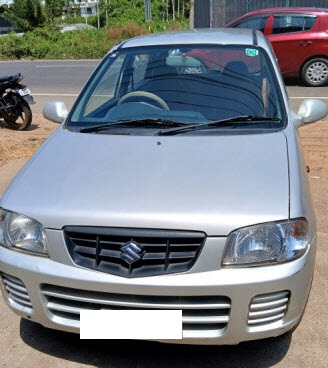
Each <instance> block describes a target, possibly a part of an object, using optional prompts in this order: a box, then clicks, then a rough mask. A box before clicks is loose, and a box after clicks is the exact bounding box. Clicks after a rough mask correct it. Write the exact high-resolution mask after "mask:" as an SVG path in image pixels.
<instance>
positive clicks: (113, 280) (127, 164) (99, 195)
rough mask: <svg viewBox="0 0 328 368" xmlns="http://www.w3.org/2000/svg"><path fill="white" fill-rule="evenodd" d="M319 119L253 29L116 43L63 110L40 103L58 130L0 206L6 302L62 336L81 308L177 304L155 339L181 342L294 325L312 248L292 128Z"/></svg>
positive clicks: (124, 309) (277, 331) (314, 104)
mask: <svg viewBox="0 0 328 368" xmlns="http://www.w3.org/2000/svg"><path fill="white" fill-rule="evenodd" d="M326 115H327V106H326V105H325V104H324V103H323V102H321V101H319V100H314V99H308V100H305V101H303V103H302V104H301V107H300V109H299V111H298V113H297V114H295V113H294V112H293V111H292V110H291V107H290V104H289V100H288V96H287V94H286V91H285V88H284V84H283V80H282V78H281V75H280V72H279V68H278V66H277V62H276V58H275V56H274V54H273V52H272V49H271V46H270V44H269V43H268V41H267V39H266V38H265V37H264V36H263V35H262V34H261V33H260V32H258V31H249V30H240V29H221V30H220V29H211V30H197V31H196V30H190V31H179V32H173V33H164V34H152V35H146V36H142V37H138V38H134V39H130V40H127V41H125V42H122V43H121V44H118V45H116V46H115V47H114V48H112V50H110V51H109V53H108V54H107V55H106V56H105V57H104V59H103V60H102V62H101V63H100V64H99V66H98V67H97V69H96V70H95V72H94V73H93V74H92V76H91V77H90V78H89V80H88V82H87V83H86V85H85V87H84V88H83V90H82V92H81V94H80V95H79V97H78V98H77V100H76V102H75V104H74V106H73V108H72V109H71V111H70V112H69V113H68V111H67V109H66V107H65V105H64V104H63V103H61V102H58V101H57V102H53V103H50V104H48V105H46V106H45V107H44V116H45V117H46V118H48V119H49V120H52V121H55V122H61V125H60V126H59V128H58V129H57V130H56V132H55V133H54V134H53V135H52V136H51V137H50V138H49V139H48V140H47V141H46V142H45V143H44V144H43V146H42V147H41V148H40V149H39V150H38V152H37V153H36V154H35V155H34V156H33V157H32V158H31V159H30V160H29V162H28V163H27V164H26V166H25V167H24V168H23V169H22V170H21V172H20V173H19V174H18V175H17V177H16V178H15V179H14V181H13V182H12V183H11V185H10V186H9V188H8V189H7V191H6V192H5V194H4V195H3V196H2V198H1V200H0V245H1V246H0V281H1V282H0V285H1V289H2V294H3V298H4V300H5V302H6V304H7V305H8V306H9V307H10V308H11V309H12V311H13V312H15V313H16V314H18V315H20V316H21V317H23V318H28V319H30V320H31V321H35V322H37V323H40V324H42V325H43V326H46V327H49V328H54V329H59V330H64V331H70V332H75V333H79V332H80V314H81V315H82V314H83V312H85V311H94V312H101V311H104V310H106V311H111V310H119V311H121V313H122V315H124V313H126V314H127V313H128V311H139V310H142V311H144V310H151V311H153V310H158V311H162V310H163V311H166V310H178V311H180V310H181V311H182V321H181V326H180V329H181V339H176V340H174V339H173V340H170V339H169V340H165V341H170V342H177V343H185V344H209V345H210V344H237V343H239V342H241V341H247V340H254V339H261V338H266V337H271V336H278V335H281V334H283V333H285V332H287V331H290V330H293V329H294V328H295V327H296V326H297V325H298V323H299V322H300V320H301V318H302V315H303V312H304V309H305V306H306V302H307V299H308V296H309V292H310V288H311V281H312V277H313V269H314V262H315V253H316V241H317V233H316V222H315V216H314V211H313V206H312V202H311V195H310V192H309V187H308V181H307V173H306V170H305V164H304V161H303V156H302V151H301V148H300V144H299V139H298V132H297V130H298V128H299V127H301V126H302V125H304V124H308V123H312V122H315V121H317V120H319V119H322V118H323V117H325V116H326ZM81 311H82V312H81ZM142 322H143V325H144V327H145V328H148V327H151V326H149V323H148V322H147V318H145V319H143V321H142ZM104 323H105V321H104ZM98 328H101V327H99V326H98ZM126 333H127V338H128V337H129V331H128V329H127V331H126ZM155 340H161V339H160V338H156V339H155Z"/></svg>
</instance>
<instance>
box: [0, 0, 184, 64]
mask: <svg viewBox="0 0 328 368" xmlns="http://www.w3.org/2000/svg"><path fill="white" fill-rule="evenodd" d="M71 1H72V0H46V1H45V5H41V0H14V3H13V4H12V5H11V6H10V8H8V9H6V11H5V13H4V17H5V18H6V19H7V20H9V21H10V22H12V23H13V24H14V25H16V27H18V28H19V29H21V30H23V31H24V32H25V34H24V35H22V36H18V35H15V34H9V35H8V36H6V37H1V38H0V59H1V60H6V59H24V58H25V59H43V58H46V59H66V58H68V59H69V58H101V57H103V55H104V54H105V53H106V52H107V51H108V50H109V49H110V48H111V47H112V46H113V45H114V44H115V43H117V42H120V41H122V40H125V39H127V38H130V37H135V36H139V35H142V34H145V33H148V32H149V29H148V25H147V24H146V23H145V9H144V0H107V2H106V0H100V21H101V22H100V25H101V26H103V27H104V26H105V24H106V22H108V26H109V27H108V28H100V29H91V30H90V29H86V30H79V31H69V32H64V33H61V32H60V31H59V29H58V28H57V27H56V26H55V24H54V23H55V22H57V23H68V24H72V23H85V22H86V19H85V18H84V17H80V16H76V13H75V14H74V12H73V10H72V8H68V9H71V10H70V11H71V13H70V14H71V15H70V16H68V17H67V19H66V20H65V22H63V20H62V19H60V18H59V16H60V15H61V11H62V6H63V5H67V4H69V3H70V2H71ZM188 3H189V1H188V0H152V3H151V4H152V21H151V23H150V26H151V29H150V31H151V32H159V31H168V30H176V29H181V28H188V26H189V22H188V19H187V18H185V17H184V16H183V15H185V14H187V11H188V9H187V4H188ZM172 4H176V6H177V9H178V10H179V11H177V9H175V10H174V14H175V16H174V17H173V16H172V14H173V13H172ZM76 9H77V8H75V10H76ZM106 15H107V16H106ZM174 18H175V19H174ZM87 23H88V24H89V25H93V26H95V27H97V24H98V18H97V16H94V15H92V16H88V18H87ZM45 24H47V26H45Z"/></svg>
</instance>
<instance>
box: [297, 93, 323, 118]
mask: <svg viewBox="0 0 328 368" xmlns="http://www.w3.org/2000/svg"><path fill="white" fill-rule="evenodd" d="M327 114H328V106H327V104H326V103H325V102H323V101H321V100H317V99H314V98H307V99H306V100H304V101H303V102H302V104H301V106H300V108H299V110H298V113H297V115H298V116H299V117H300V118H301V119H302V125H305V124H310V123H314V122H316V121H318V120H321V119H323V118H324V117H325V116H327Z"/></svg>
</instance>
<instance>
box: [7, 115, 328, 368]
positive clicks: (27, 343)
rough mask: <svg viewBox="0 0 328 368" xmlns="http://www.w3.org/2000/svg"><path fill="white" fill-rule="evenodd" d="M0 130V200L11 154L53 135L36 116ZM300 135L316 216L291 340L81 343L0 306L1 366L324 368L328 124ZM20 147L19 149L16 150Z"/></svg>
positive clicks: (17, 163)
mask: <svg viewBox="0 0 328 368" xmlns="http://www.w3.org/2000/svg"><path fill="white" fill-rule="evenodd" d="M2 127H3V129H1V124H0V195H1V193H2V191H3V190H4V188H5V187H6V186H7V184H8V183H9V181H10V180H11V178H12V177H13V176H14V175H15V174H16V172H17V171H18V170H19V168H20V167H21V166H22V165H23V163H24V162H25V160H26V158H23V159H19V158H18V157H19V155H18V156H17V155H15V147H16V149H17V152H21V154H22V155H23V156H24V157H27V156H28V154H27V153H28V152H30V151H29V146H28V145H27V146H23V145H22V143H23V142H24V144H26V142H27V143H30V145H31V146H33V144H35V143H37V144H39V143H41V142H42V140H43V139H44V138H45V137H46V136H47V135H49V134H50V132H51V131H53V130H55V129H56V126H55V125H53V124H51V123H48V122H46V121H44V119H43V118H42V117H41V116H40V115H36V117H35V120H34V124H33V127H32V128H31V130H30V131H27V132H19V133H18V132H13V131H11V130H9V129H6V128H5V127H4V126H2ZM300 133H301V137H302V143H303V147H304V151H305V156H306V162H307V164H308V165H309V166H310V167H311V172H310V173H309V180H310V184H311V189H312V193H313V199H314V204H315V208H316V213H317V218H318V230H319V247H318V254H317V261H316V271H315V276H314V282H313V288H312V292H311V295H310V299H309V303H308V307H307V309H306V313H305V315H304V319H303V321H302V323H301V324H300V326H299V328H298V329H297V330H296V331H295V332H294V334H293V335H292V336H290V335H286V336H283V337H280V338H276V339H268V340H263V341H258V342H251V343H244V344H240V345H238V346H228V347H194V346H174V345H173V346H172V345H165V344H157V343H149V342H132V341H87V340H81V341H80V340H79V336H78V335H72V334H68V333H63V332H58V331H52V330H47V329H45V328H43V327H41V326H39V325H37V324H34V323H31V322H29V321H26V320H21V319H20V318H19V317H17V316H16V315H14V314H13V313H11V312H10V311H9V309H8V308H7V307H6V306H5V305H4V303H3V302H2V301H0V367H24V368H35V367H41V368H43V367H54V368H56V367H61V368H70V367H113V368H114V367H144V368H150V367H157V368H159V367H172V368H174V367H179V368H183V367H202V368H203V367H204V368H206V367H220V368H227V367H238V368H244V367H245V368H258V367H261V368H262V367H263V368H264V367H285V368H308V367H311V368H312V367H315V368H323V367H328V310H327V305H328V286H327V285H328V248H327V243H328V230H327V225H328V212H327V204H328V121H323V122H319V123H316V124H314V125H310V126H308V127H304V128H302V129H301V131H300ZM20 143H21V144H20ZM1 144H3V146H1ZM8 145H10V147H11V150H12V151H11V152H12V157H13V158H10V157H9V159H8V158H6V159H5V158H4V156H3V158H2V159H1V154H3V152H4V151H1V147H7V146H8ZM21 147H23V148H24V149H23V150H21V151H19V150H20V149H21ZM33 149H34V146H33V147H32V151H33ZM6 157H7V156H6Z"/></svg>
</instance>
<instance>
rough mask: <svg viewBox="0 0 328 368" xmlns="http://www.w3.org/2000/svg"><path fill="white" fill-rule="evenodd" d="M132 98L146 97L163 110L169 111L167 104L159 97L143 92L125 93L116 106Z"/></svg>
mask: <svg viewBox="0 0 328 368" xmlns="http://www.w3.org/2000/svg"><path fill="white" fill-rule="evenodd" d="M132 97H146V98H149V99H151V100H154V101H156V102H157V103H159V104H160V105H161V106H162V107H163V109H164V110H170V108H169V107H168V105H167V103H166V102H165V101H164V100H162V99H161V98H160V97H159V96H157V95H155V94H154V93H150V92H145V91H134V92H129V93H127V94H126V95H124V96H122V97H121V98H120V99H119V101H118V103H117V105H121V104H122V103H125V102H127V100H128V99H129V98H132Z"/></svg>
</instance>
